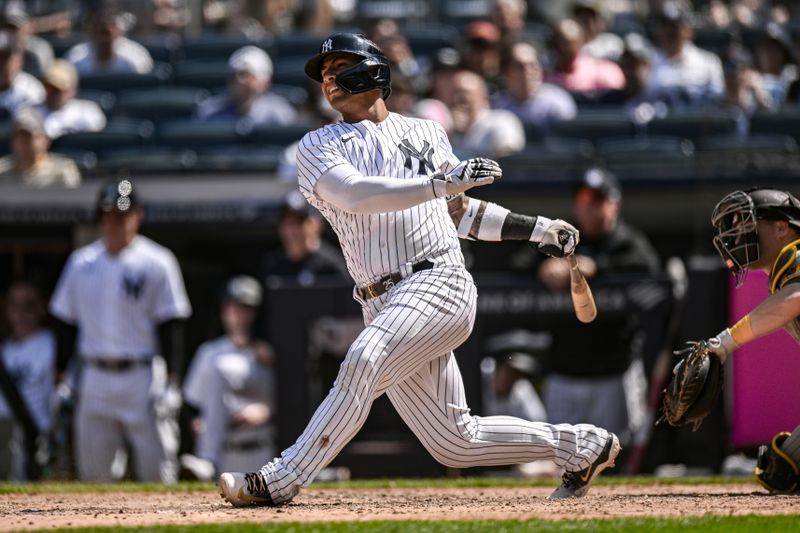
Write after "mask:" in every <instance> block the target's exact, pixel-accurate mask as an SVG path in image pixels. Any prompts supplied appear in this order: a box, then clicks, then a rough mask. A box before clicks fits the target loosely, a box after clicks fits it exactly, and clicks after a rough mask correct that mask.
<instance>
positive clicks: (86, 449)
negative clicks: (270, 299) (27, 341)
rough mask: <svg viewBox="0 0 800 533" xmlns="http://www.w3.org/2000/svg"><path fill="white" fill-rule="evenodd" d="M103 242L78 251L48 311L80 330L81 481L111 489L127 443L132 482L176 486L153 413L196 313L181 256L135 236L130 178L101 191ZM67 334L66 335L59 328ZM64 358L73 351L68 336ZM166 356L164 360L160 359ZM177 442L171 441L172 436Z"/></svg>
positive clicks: (136, 215)
mask: <svg viewBox="0 0 800 533" xmlns="http://www.w3.org/2000/svg"><path fill="white" fill-rule="evenodd" d="M97 212H98V217H99V222H100V229H101V233H102V237H101V238H100V239H98V240H96V241H95V242H93V243H91V244H89V245H87V246H84V247H83V248H80V249H78V250H75V251H74V252H73V253H72V255H70V257H69V259H68V260H67V264H66V266H65V267H64V271H63V272H62V273H61V278H60V279H59V281H58V285H57V286H56V290H55V293H54V295H53V298H52V300H51V302H50V311H51V313H52V314H53V316H55V317H56V318H58V319H59V320H61V321H62V322H64V323H65V324H67V325H71V326H73V327H75V328H77V336H78V339H77V340H78V342H77V350H78V355H79V357H80V362H81V367H82V368H81V375H80V383H79V385H78V405H77V411H76V415H75V417H76V418H75V450H76V461H77V467H78V474H79V476H80V479H81V480H86V481H112V479H113V477H112V471H111V466H112V463H113V461H114V457H115V454H116V452H117V451H118V450H119V449H120V448H121V447H122V446H123V444H124V443H126V442H127V444H128V446H130V449H131V451H132V453H133V465H134V474H135V477H136V478H137V479H139V480H142V481H159V480H160V481H165V482H169V481H174V480H175V479H176V467H175V460H174V453H175V451H176V450H177V442H176V439H175V442H166V439H167V437H170V436H172V435H169V431H167V428H165V427H164V426H161V427H159V425H158V424H157V422H158V421H163V420H157V416H156V412H155V408H154V406H155V404H156V400H157V399H159V397H160V396H161V395H162V394H163V392H164V389H165V385H166V382H167V369H165V368H164V367H165V365H164V359H166V360H167V361H170V363H172V364H171V366H170V368H169V371H170V372H176V371H178V370H179V369H180V368H179V363H177V362H173V361H171V360H172V359H173V358H176V357H177V356H178V355H180V354H181V350H182V349H181V347H180V341H181V339H182V332H181V328H180V322H181V320H182V319H185V318H186V317H188V316H189V315H190V314H191V307H190V306H189V300H188V298H187V296H186V290H185V288H184V284H183V278H182V276H181V271H180V268H179V266H178V262H177V260H176V259H175V256H174V255H173V254H172V252H170V251H169V250H167V249H166V248H164V247H163V246H160V245H158V244H156V243H155V242H153V241H151V240H150V239H148V238H147V237H144V236H141V235H138V231H139V226H140V224H141V222H142V217H143V212H142V210H141V208H140V207H139V205H138V204H137V201H136V195H135V193H134V190H133V185H132V184H131V182H130V181H129V180H127V179H123V180H120V181H115V182H111V183H108V184H107V185H104V186H103V187H102V188H101V189H100V194H99V197H98V201H97ZM62 329H66V330H67V331H68V330H69V327H67V328H62ZM60 344H61V346H60V347H59V350H70V349H71V348H72V346H73V345H74V337H73V339H72V341H70V339H69V335H66V336H63V335H62V339H61V340H60ZM156 354H162V355H163V356H164V358H161V357H156ZM173 438H174V437H173Z"/></svg>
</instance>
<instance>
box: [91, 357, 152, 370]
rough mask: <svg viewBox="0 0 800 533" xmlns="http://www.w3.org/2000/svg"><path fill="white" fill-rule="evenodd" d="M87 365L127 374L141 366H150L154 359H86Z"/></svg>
mask: <svg viewBox="0 0 800 533" xmlns="http://www.w3.org/2000/svg"><path fill="white" fill-rule="evenodd" d="M84 361H85V362H86V364H88V365H91V366H93V367H95V368H99V369H101V370H107V371H109V372H127V371H128V370H131V369H133V368H137V367H140V366H150V365H151V364H152V363H153V360H152V359H84Z"/></svg>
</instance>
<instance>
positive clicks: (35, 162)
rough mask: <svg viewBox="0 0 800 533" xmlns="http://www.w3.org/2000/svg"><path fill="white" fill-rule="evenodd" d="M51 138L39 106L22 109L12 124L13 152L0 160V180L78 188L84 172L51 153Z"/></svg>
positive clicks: (69, 161)
mask: <svg viewBox="0 0 800 533" xmlns="http://www.w3.org/2000/svg"><path fill="white" fill-rule="evenodd" d="M49 147H50V139H49V137H48V136H47V133H46V132H45V129H44V120H43V119H42V115H41V113H39V112H38V111H37V110H36V109H34V108H30V107H27V108H25V109H22V110H20V111H19V112H18V113H17V114H16V116H15V118H14V122H13V124H12V127H11V155H7V156H6V157H3V158H2V159H0V183H17V184H20V185H27V186H31V187H49V186H53V185H63V186H66V187H77V186H78V185H79V184H80V182H81V174H80V171H79V170H78V167H77V166H76V165H75V162H74V161H72V160H71V159H68V158H66V157H64V156H61V155H57V154H51V153H49V152H48V149H49Z"/></svg>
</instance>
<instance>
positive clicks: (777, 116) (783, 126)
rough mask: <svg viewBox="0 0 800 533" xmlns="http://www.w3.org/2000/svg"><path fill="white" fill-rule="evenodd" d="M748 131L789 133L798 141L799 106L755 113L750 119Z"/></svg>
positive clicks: (799, 134)
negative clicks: (774, 111)
mask: <svg viewBox="0 0 800 533" xmlns="http://www.w3.org/2000/svg"><path fill="white" fill-rule="evenodd" d="M750 133H751V135H752V134H761V133H767V134H780V135H790V136H792V137H794V139H795V140H796V141H798V142H800V108H798V107H795V108H784V109H781V111H780V112H778V113H768V112H761V113H756V114H755V115H753V117H752V118H751V119H750Z"/></svg>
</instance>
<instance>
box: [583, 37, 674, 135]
mask: <svg viewBox="0 0 800 533" xmlns="http://www.w3.org/2000/svg"><path fill="white" fill-rule="evenodd" d="M651 61H652V54H651V52H650V49H649V47H648V46H647V43H646V42H645V40H644V37H642V36H641V35H639V34H638V33H630V34H628V35H626V36H625V48H624V50H623V51H622V55H621V56H620V58H619V66H620V68H621V69H622V73H623V74H624V75H625V86H624V87H623V88H622V89H613V90H610V91H606V92H604V93H603V94H601V95H600V96H599V97H598V98H597V100H596V103H597V104H598V105H607V106H620V107H624V108H625V110H626V112H627V113H628V114H629V115H630V116H631V117H632V118H633V120H634V121H635V122H636V123H638V124H645V123H647V122H649V121H650V120H652V119H653V118H656V117H664V116H666V115H667V114H668V112H669V110H668V108H667V104H666V103H665V102H664V101H662V100H659V99H658V97H657V96H656V95H654V94H651V93H648V91H647V80H648V79H649V78H650V68H651Z"/></svg>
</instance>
